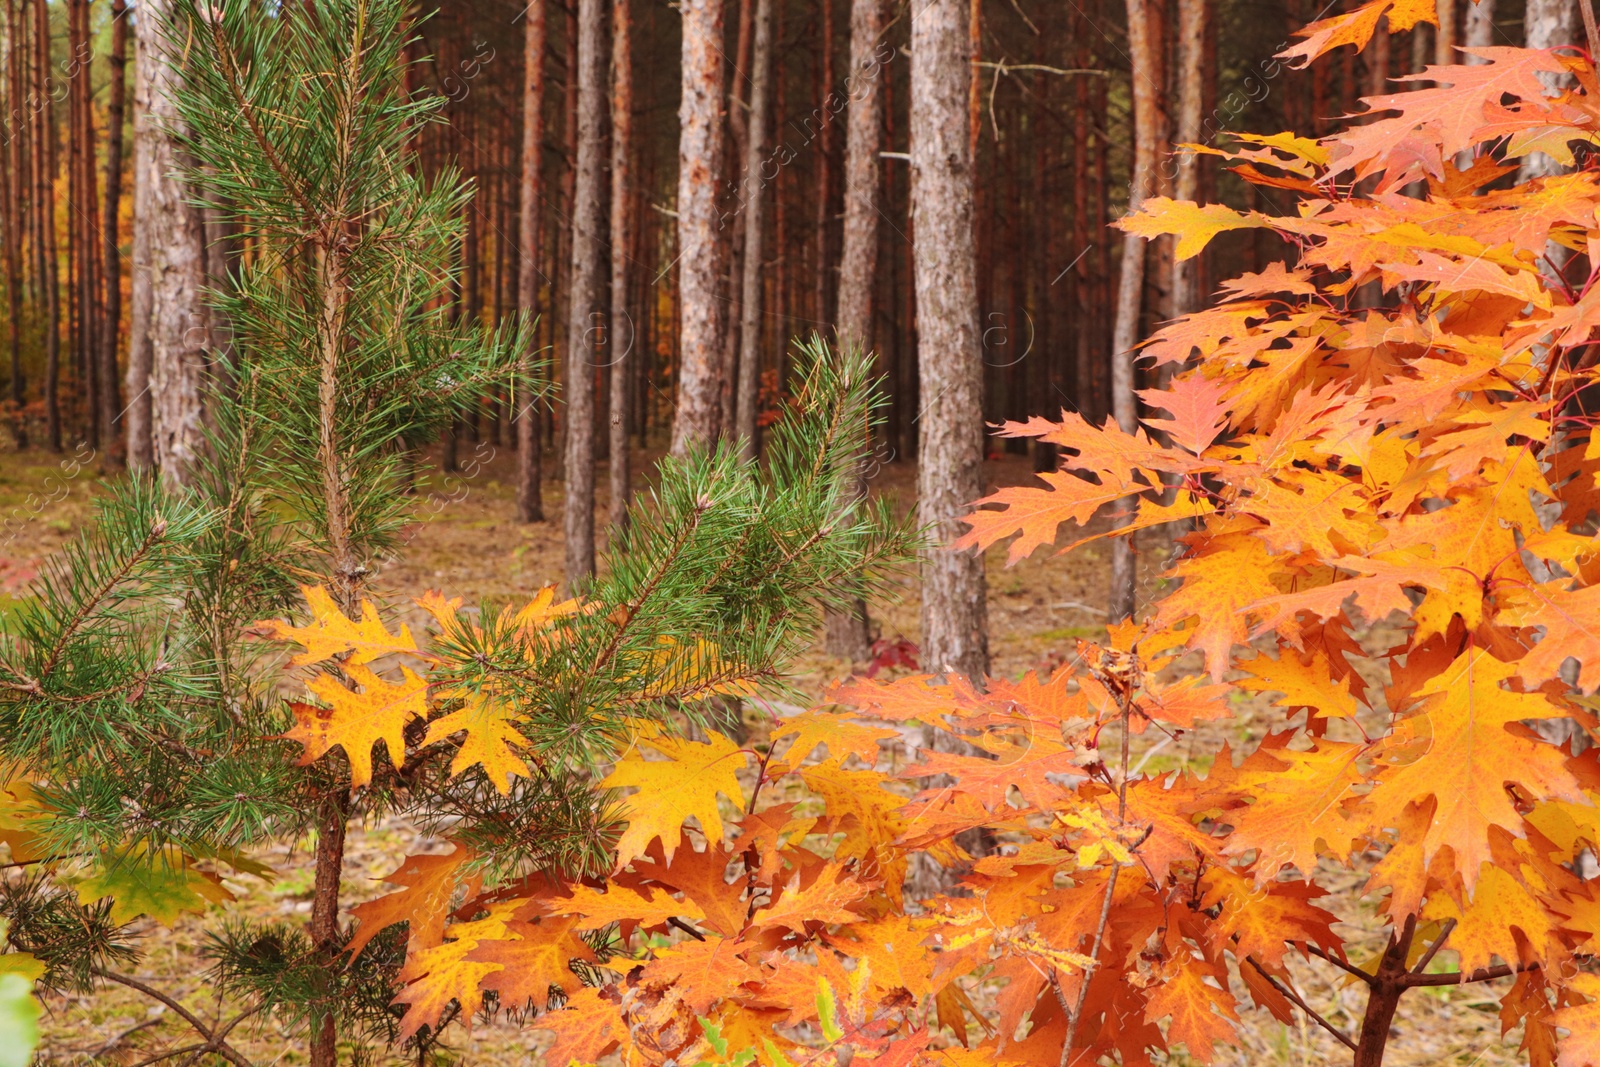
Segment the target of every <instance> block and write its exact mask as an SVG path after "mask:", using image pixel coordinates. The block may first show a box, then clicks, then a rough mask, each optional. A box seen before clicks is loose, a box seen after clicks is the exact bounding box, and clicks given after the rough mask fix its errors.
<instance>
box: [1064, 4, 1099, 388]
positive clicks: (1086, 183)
mask: <svg viewBox="0 0 1600 1067" xmlns="http://www.w3.org/2000/svg"><path fill="white" fill-rule="evenodd" d="M1086 22H1087V18H1086V17H1085V15H1084V14H1083V12H1082V11H1074V12H1073V19H1072V31H1073V36H1074V37H1075V38H1076V39H1077V58H1076V60H1075V61H1074V65H1075V66H1078V67H1080V68H1084V69H1087V68H1088V67H1089V65H1090V63H1091V61H1092V59H1093V54H1092V53H1091V52H1090V51H1089V44H1088V41H1087V39H1086V38H1085V37H1084V30H1085V29H1086V26H1085V23H1086ZM1073 80H1074V81H1075V82H1076V83H1077V84H1076V85H1074V86H1073V105H1074V106H1073V109H1072V248H1071V249H1070V250H1069V254H1070V255H1071V257H1072V262H1071V264H1070V266H1071V268H1072V277H1071V295H1072V299H1071V303H1070V306H1071V307H1072V309H1073V310H1074V311H1075V312H1076V315H1077V322H1076V323H1075V324H1074V327H1073V335H1074V340H1075V341H1076V342H1077V353H1076V355H1077V365H1076V367H1075V368H1074V370H1075V374H1074V379H1073V399H1074V401H1075V402H1076V403H1077V405H1078V411H1079V413H1080V414H1082V415H1083V416H1084V418H1087V419H1090V420H1093V418H1094V415H1095V406H1094V363H1095V359H1094V357H1095V344H1094V332H1093V322H1094V316H1093V315H1091V314H1090V308H1089V303H1090V293H1091V289H1092V286H1093V284H1094V279H1093V277H1092V271H1093V268H1094V265H1095V264H1094V262H1093V261H1092V260H1091V259H1090V257H1089V251H1090V248H1091V245H1092V239H1091V238H1090V236H1089V233H1090V231H1089V190H1090V187H1091V186H1092V185H1093V177H1092V173H1091V168H1090V165H1089V163H1090V157H1089V122H1090V119H1091V118H1092V115H1093V112H1092V111H1091V103H1090V94H1089V89H1090V87H1089V79H1088V78H1086V77H1078V78H1075V79H1073ZM1095 236H1096V238H1098V236H1099V234H1098V233H1096V235H1095Z"/></svg>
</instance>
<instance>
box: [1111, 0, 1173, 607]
mask: <svg viewBox="0 0 1600 1067" xmlns="http://www.w3.org/2000/svg"><path fill="white" fill-rule="evenodd" d="M1127 3H1128V51H1129V53H1130V58H1131V61H1132V63H1133V77H1132V81H1133V135H1134V151H1133V182H1132V184H1131V186H1130V188H1129V191H1128V211H1129V213H1130V214H1131V213H1132V212H1134V211H1137V210H1138V209H1139V205H1140V204H1141V203H1142V202H1143V201H1144V199H1145V197H1147V196H1149V195H1150V190H1151V187H1152V185H1153V183H1154V179H1155V164H1156V158H1155V157H1156V145H1157V144H1158V143H1159V139H1160V131H1159V130H1158V129H1157V128H1156V126H1157V107H1156V94H1157V92H1159V86H1158V84H1157V83H1156V82H1155V81H1154V80H1153V79H1152V77H1151V72H1152V71H1153V70H1154V69H1155V68H1156V61H1155V48H1156V42H1155V41H1153V40H1151V34H1150V29H1151V25H1150V22H1151V20H1150V12H1149V10H1148V8H1147V4H1146V0H1127ZM1144 265H1145V244H1144V239H1143V238H1140V237H1135V236H1134V235H1133V234H1128V235H1126V236H1125V237H1124V238H1123V241H1122V269H1121V274H1120V277H1119V278H1118V285H1117V305H1116V324H1115V326H1114V327H1113V328H1112V335H1111V410H1112V414H1113V415H1115V416H1116V420H1117V425H1119V426H1120V427H1122V429H1123V432H1125V433H1133V432H1134V430H1135V428H1136V427H1137V424H1138V398H1137V397H1136V396H1135V395H1134V365H1133V359H1134V348H1135V346H1136V345H1138V343H1139V312H1140V305H1141V299H1142V297H1143V294H1144ZM1120 503H1121V507H1122V510H1123V511H1124V512H1125V513H1127V514H1128V515H1130V516H1131V514H1132V511H1133V507H1134V502H1133V501H1132V500H1131V499H1124V500H1123V501H1121V502H1120ZM1111 546H1112V551H1111V595H1110V598H1109V604H1108V611H1107V614H1108V615H1109V616H1110V619H1111V621H1112V622H1120V621H1121V620H1123V619H1126V618H1128V617H1129V616H1131V615H1132V614H1133V610H1134V602H1135V594H1136V592H1137V581H1138V568H1137V565H1136V564H1137V561H1136V560H1135V558H1134V544H1133V539H1132V537H1131V536H1128V537H1118V538H1114V539H1113V540H1112V542H1111Z"/></svg>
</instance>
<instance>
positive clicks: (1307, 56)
mask: <svg viewBox="0 0 1600 1067" xmlns="http://www.w3.org/2000/svg"><path fill="white" fill-rule="evenodd" d="M1385 14H1387V15H1388V16H1389V32H1390V33H1403V32H1404V31H1406V30H1409V29H1410V28H1411V27H1413V26H1415V25H1416V24H1417V23H1419V22H1433V23H1437V22H1438V20H1439V16H1438V13H1437V11H1436V10H1435V8H1434V0H1367V2H1366V3H1364V4H1362V5H1361V6H1359V7H1357V8H1356V9H1355V10H1353V11H1346V12H1343V13H1341V14H1338V15H1335V16H1333V17H1332V18H1326V19H1322V20H1320V21H1318V22H1313V23H1311V24H1310V25H1307V26H1302V27H1301V28H1300V29H1298V30H1296V31H1295V36H1297V37H1304V38H1305V40H1304V41H1301V42H1300V43H1299V44H1297V45H1295V46H1294V47H1293V48H1287V49H1284V50H1283V51H1282V52H1279V53H1278V58H1279V59H1287V60H1290V61H1291V62H1294V61H1298V62H1297V63H1296V64H1295V65H1297V66H1302V67H1303V66H1305V65H1306V64H1308V63H1310V62H1311V61H1312V60H1313V59H1316V58H1317V57H1318V56H1321V55H1325V54H1327V53H1328V52H1331V51H1333V50H1334V49H1335V48H1343V47H1344V46H1345V45H1347V44H1350V45H1355V47H1356V50H1357V51H1360V50H1361V49H1363V48H1365V47H1366V46H1367V42H1368V41H1370V40H1372V34H1373V32H1374V31H1375V30H1377V28H1378V21H1379V20H1380V19H1382V18H1383V16H1384V15H1385Z"/></svg>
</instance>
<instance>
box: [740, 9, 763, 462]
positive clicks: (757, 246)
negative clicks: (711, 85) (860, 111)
mask: <svg viewBox="0 0 1600 1067" xmlns="http://www.w3.org/2000/svg"><path fill="white" fill-rule="evenodd" d="M751 48H752V52H751V60H750V114H749V118H748V122H747V124H746V128H745V147H744V187H743V195H742V196H741V198H740V199H741V200H742V201H743V207H744V264H743V268H744V271H743V272H744V277H743V278H742V279H740V293H739V393H738V409H737V411H738V413H737V415H736V416H735V422H734V432H735V435H736V436H737V438H738V440H739V448H740V450H741V452H742V453H743V454H744V457H745V459H747V460H751V461H753V460H754V459H755V458H756V454H757V451H758V449H757V444H758V441H757V437H756V434H757V429H756V409H757V407H758V406H759V404H760V401H761V267H762V260H763V259H764V258H765V249H764V248H763V247H762V237H763V235H764V233H765V229H766V198H767V182H766V179H765V178H764V177H763V175H762V173H761V166H762V162H763V159H764V155H763V153H764V152H765V150H766V142H767V117H768V116H767V112H768V110H769V109H770V98H771V87H772V0H756V5H755V32H754V34H753V35H752V45H751Z"/></svg>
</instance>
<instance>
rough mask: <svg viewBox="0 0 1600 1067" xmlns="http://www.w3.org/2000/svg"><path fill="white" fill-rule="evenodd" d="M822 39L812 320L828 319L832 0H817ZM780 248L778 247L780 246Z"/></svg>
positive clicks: (833, 111)
mask: <svg viewBox="0 0 1600 1067" xmlns="http://www.w3.org/2000/svg"><path fill="white" fill-rule="evenodd" d="M819 6H820V8H821V10H819V11H818V13H817V14H818V17H819V19H820V20H821V35H822V39H821V40H820V41H819V42H818V43H817V49H818V54H817V81H818V86H817V89H818V91H817V94H816V95H817V109H818V113H819V114H820V115H821V122H822V127H821V129H819V130H818V131H817V183H816V194H815V195H816V212H817V221H816V234H815V235H814V236H815V237H816V242H817V262H816V269H815V275H816V294H815V297H814V299H815V301H816V305H817V313H816V321H817V322H829V321H832V311H833V307H832V301H831V300H830V299H829V298H830V296H832V292H833V287H832V286H831V285H830V284H829V283H830V282H831V281H832V278H833V270H832V267H833V256H832V255H831V254H830V253H831V251H832V249H833V245H832V243H831V242H832V235H833V190H834V183H835V175H834V154H835V149H834V133H833V129H834V117H835V116H836V115H837V114H838V109H837V108H835V107H834V106H833V104H834V99H833V0H819ZM780 251H781V250H780Z"/></svg>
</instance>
